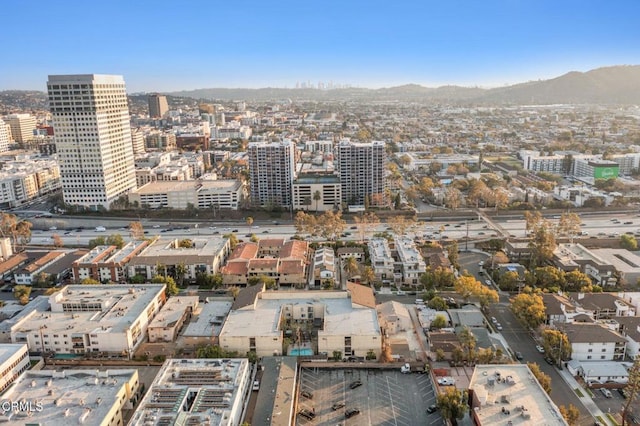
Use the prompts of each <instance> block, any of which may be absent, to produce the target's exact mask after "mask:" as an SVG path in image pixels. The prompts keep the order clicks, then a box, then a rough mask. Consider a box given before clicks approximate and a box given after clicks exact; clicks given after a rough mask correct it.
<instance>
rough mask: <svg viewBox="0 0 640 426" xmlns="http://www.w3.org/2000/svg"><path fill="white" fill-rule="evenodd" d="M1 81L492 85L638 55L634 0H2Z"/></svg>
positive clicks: (639, 25)
mask: <svg viewBox="0 0 640 426" xmlns="http://www.w3.org/2000/svg"><path fill="white" fill-rule="evenodd" d="M0 11H1V12H0V13H1V15H2V16H3V18H2V20H1V22H2V24H1V26H0V34H2V35H3V37H2V39H3V41H2V44H1V46H2V48H1V50H0V51H1V52H2V56H1V57H2V59H0V90H2V89H38V90H45V88H46V81H47V75H49V74H85V73H96V74H122V75H124V77H125V80H126V82H127V89H128V90H129V91H130V92H138V91H172V90H181V89H196V88H206V87H254V88H255V87H295V84H296V82H303V81H310V82H312V83H314V84H317V83H318V82H319V81H323V82H325V83H328V82H329V81H333V82H334V83H339V84H351V85H353V86H360V87H372V88H376V87H389V86H394V85H399V84H406V83H417V84H422V85H425V86H430V87H434V86H439V85H443V84H458V85H466V86H472V85H478V86H483V87H493V86H500V85H504V84H512V83H518V82H523V81H528V80H537V79H546V78H552V77H556V76H559V75H561V74H564V73H566V72H568V71H588V70H590V69H593V68H598V67H601V66H608V65H622V64H626V65H637V64H640V0H466V1H463V0H441V1H432V0H421V1H420V0H416V1H408V0H407V1H405V0H365V1H360V0H337V1H336V0H316V1H303V0H302V1H301V0H296V1H290V0H272V1H269V0H255V1H254V0H173V1H165V0H156V1H147V0H29V1H21V0H16V1H6V2H2V5H1V8H0Z"/></svg>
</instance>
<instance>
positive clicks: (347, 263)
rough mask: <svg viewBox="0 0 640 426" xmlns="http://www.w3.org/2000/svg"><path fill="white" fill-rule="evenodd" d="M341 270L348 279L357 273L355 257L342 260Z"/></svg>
mask: <svg viewBox="0 0 640 426" xmlns="http://www.w3.org/2000/svg"><path fill="white" fill-rule="evenodd" d="M343 268H344V272H345V273H346V274H347V279H349V278H351V277H353V276H354V275H356V274H357V273H358V261H357V260H356V258H355V257H353V256H349V257H347V258H346V259H345V260H344V265H343Z"/></svg>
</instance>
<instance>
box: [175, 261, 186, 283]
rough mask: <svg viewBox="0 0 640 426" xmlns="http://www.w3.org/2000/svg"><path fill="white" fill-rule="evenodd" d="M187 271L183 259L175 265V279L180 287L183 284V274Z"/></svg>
mask: <svg viewBox="0 0 640 426" xmlns="http://www.w3.org/2000/svg"><path fill="white" fill-rule="evenodd" d="M187 272H188V270H187V266H186V265H185V264H184V262H183V261H181V262H179V263H178V264H177V265H176V279H177V280H178V283H179V285H180V287H182V285H183V284H184V276H185V275H186V274H187Z"/></svg>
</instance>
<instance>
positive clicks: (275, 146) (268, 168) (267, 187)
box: [248, 141, 296, 209]
mask: <svg viewBox="0 0 640 426" xmlns="http://www.w3.org/2000/svg"><path fill="white" fill-rule="evenodd" d="M248 154H249V175H250V180H251V189H250V194H251V203H252V204H253V205H254V206H257V207H258V206H259V207H265V206H279V207H282V208H286V209H290V208H291V207H292V205H293V201H292V184H293V181H294V179H295V177H296V176H295V145H294V144H293V142H291V141H282V142H252V143H250V144H249V147H248Z"/></svg>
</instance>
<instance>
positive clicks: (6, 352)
mask: <svg viewBox="0 0 640 426" xmlns="http://www.w3.org/2000/svg"><path fill="white" fill-rule="evenodd" d="M23 350H24V351H25V352H26V350H27V345H25V344H23V343H2V344H0V365H2V364H4V363H5V362H7V361H8V360H9V359H10V358H11V357H12V356H14V355H15V354H17V353H18V352H20V351H23Z"/></svg>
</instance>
